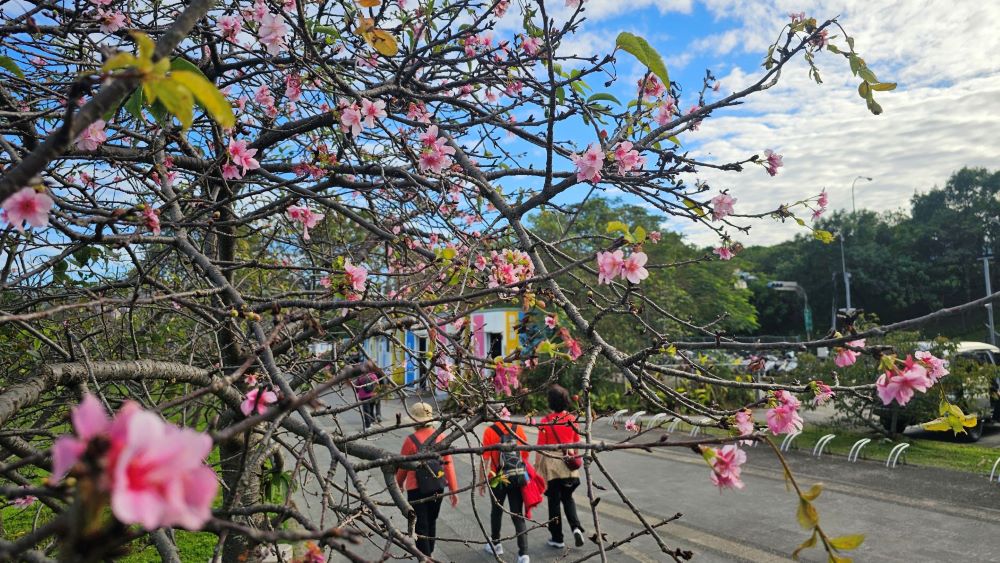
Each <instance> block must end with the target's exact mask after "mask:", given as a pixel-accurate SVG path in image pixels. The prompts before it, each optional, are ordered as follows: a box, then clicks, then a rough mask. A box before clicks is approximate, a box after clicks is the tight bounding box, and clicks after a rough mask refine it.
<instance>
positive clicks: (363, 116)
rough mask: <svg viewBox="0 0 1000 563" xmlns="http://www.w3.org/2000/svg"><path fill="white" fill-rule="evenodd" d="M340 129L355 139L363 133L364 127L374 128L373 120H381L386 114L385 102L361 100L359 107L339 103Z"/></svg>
mask: <svg viewBox="0 0 1000 563" xmlns="http://www.w3.org/2000/svg"><path fill="white" fill-rule="evenodd" d="M341 108H342V109H341V114H340V129H341V131H343V132H345V133H347V132H348V131H350V133H351V135H352V136H354V137H357V136H358V135H360V134H361V132H362V131H364V129H365V127H368V128H372V127H375V120H376V119H382V118H383V117H386V116H387V115H388V114H387V113H386V111H385V102H384V101H382V100H375V101H374V102H373V101H371V100H366V99H362V100H361V105H360V106H358V104H356V103H355V104H350V105H347V103H346V102H341Z"/></svg>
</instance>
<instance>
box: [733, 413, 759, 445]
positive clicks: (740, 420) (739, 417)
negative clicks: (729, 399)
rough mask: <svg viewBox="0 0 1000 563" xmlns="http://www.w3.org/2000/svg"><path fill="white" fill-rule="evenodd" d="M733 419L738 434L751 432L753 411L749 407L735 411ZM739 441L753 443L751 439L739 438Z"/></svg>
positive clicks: (747, 443) (745, 434)
mask: <svg viewBox="0 0 1000 563" xmlns="http://www.w3.org/2000/svg"><path fill="white" fill-rule="evenodd" d="M733 420H734V421H735V423H736V430H737V431H738V432H739V433H740V434H739V435H740V436H749V435H750V434H753V431H754V427H753V413H752V412H751V411H750V409H743V410H741V411H737V413H736V414H735V415H734V416H733ZM740 443H741V444H746V445H749V444H752V443H753V440H741V441H740Z"/></svg>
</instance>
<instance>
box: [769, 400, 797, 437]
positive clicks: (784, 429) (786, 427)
mask: <svg viewBox="0 0 1000 563" xmlns="http://www.w3.org/2000/svg"><path fill="white" fill-rule="evenodd" d="M774 398H775V400H777V402H778V406H776V407H774V408H772V409H769V410H768V411H767V427H768V429H770V430H771V432H772V433H773V434H774V435H775V436H777V435H778V434H786V433H790V432H801V431H802V417H801V416H799V407H800V406H801V405H802V403H800V402H799V400H798V399H796V398H795V396H794V395H792V394H791V393H789V392H788V391H785V390H784V389H782V390H780V391H775V392H774Z"/></svg>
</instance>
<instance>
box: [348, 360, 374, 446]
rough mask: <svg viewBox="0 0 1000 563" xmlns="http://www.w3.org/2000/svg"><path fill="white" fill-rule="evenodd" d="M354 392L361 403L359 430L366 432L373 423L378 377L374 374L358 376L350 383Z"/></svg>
mask: <svg viewBox="0 0 1000 563" xmlns="http://www.w3.org/2000/svg"><path fill="white" fill-rule="evenodd" d="M352 385H353V387H354V392H355V393H356V394H357V396H358V402H359V403H361V429H362V430H363V431H364V430H368V427H369V426H371V425H372V424H373V423H374V422H375V401H374V397H375V396H376V394H377V389H376V388H377V387H378V375H376V374H375V372H368V373H366V374H364V375H361V376H358V377H356V378H355V379H354V381H353V382H352Z"/></svg>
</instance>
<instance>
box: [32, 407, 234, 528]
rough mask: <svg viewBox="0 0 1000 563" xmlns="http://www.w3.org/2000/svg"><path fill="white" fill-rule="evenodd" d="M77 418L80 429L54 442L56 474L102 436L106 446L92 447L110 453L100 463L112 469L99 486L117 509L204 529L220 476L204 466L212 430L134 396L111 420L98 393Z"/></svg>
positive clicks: (136, 518)
mask: <svg viewBox="0 0 1000 563" xmlns="http://www.w3.org/2000/svg"><path fill="white" fill-rule="evenodd" d="M70 418H71V420H72V423H73V430H74V433H75V435H72V436H60V437H59V438H58V439H57V440H56V442H55V444H53V446H52V477H51V479H53V480H58V479H61V478H62V477H63V476H64V475H66V473H67V472H69V470H70V469H71V468H72V467H73V466H74V465H76V463H77V462H78V461H79V460H80V458H81V456H82V455H83V453H84V452H85V451H87V450H88V449H89V448H90V443H91V441H92V440H94V439H95V438H101V440H102V442H101V448H100V449H95V450H91V451H94V452H95V454H96V455H101V456H102V459H101V460H100V461H99V463H98V467H100V468H102V469H103V471H104V472H105V474H104V476H103V477H102V478H101V479H99V480H98V481H97V485H98V488H99V489H102V490H103V492H105V493H110V496H111V511H112V513H113V514H114V515H115V517H116V518H118V520H120V521H121V522H122V523H124V524H126V525H129V524H140V525H142V526H143V527H144V528H146V529H147V530H153V529H156V528H160V527H163V526H179V527H182V528H187V529H190V530H196V529H199V528H201V527H202V526H203V525H204V524H205V522H207V521H208V520H209V518H211V516H212V513H211V509H212V501H213V500H214V499H215V495H216V492H217V491H218V482H217V481H216V478H215V473H214V472H213V471H212V470H211V469H209V468H208V467H206V466H205V465H204V459H205V457H207V456H208V454H209V452H210V451H211V450H212V439H211V438H210V437H209V436H208V435H207V434H204V433H201V432H196V431H194V430H190V429H182V428H178V427H176V426H174V425H173V424H169V423H167V422H164V421H163V420H162V419H161V418H160V417H158V416H157V415H155V414H153V413H151V412H148V411H144V410H142V408H141V407H139V405H138V404H137V403H135V402H132V401H129V402H127V403H125V404H124V405H123V406H122V408H121V410H119V411H118V413H117V414H116V415H115V418H114V420H111V419H110V418H109V417H108V415H107V413H106V412H105V411H104V408H103V407H102V406H101V404H100V402H98V401H97V399H95V398H94V396H93V395H86V396H85V397H84V399H83V401H82V402H81V403H80V404H79V405H78V406H76V407H73V409H72V411H71V413H70Z"/></svg>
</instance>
